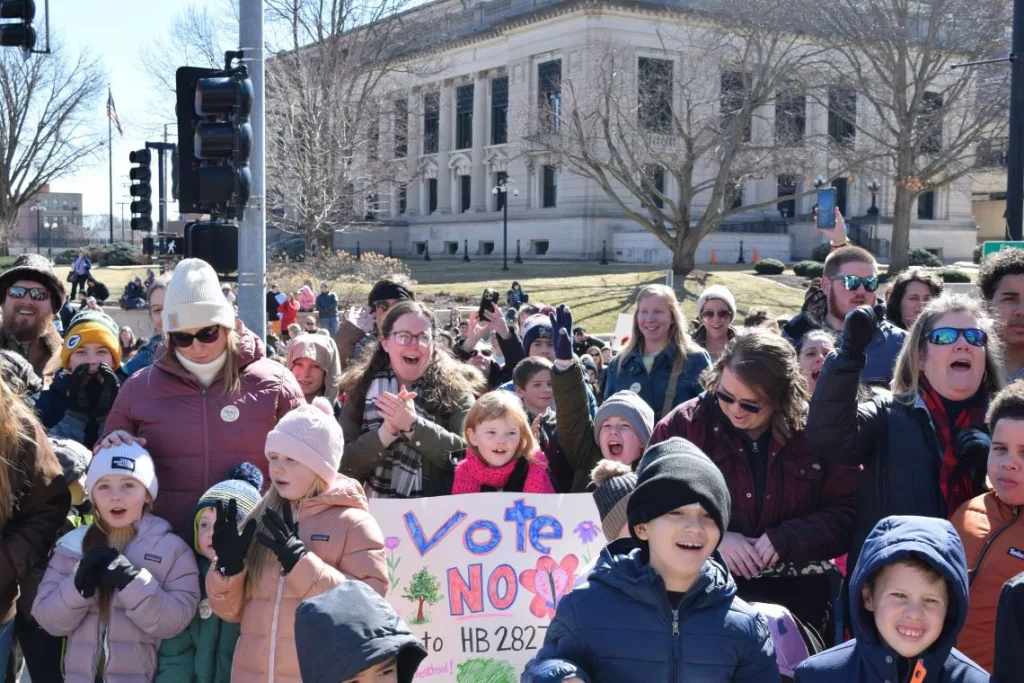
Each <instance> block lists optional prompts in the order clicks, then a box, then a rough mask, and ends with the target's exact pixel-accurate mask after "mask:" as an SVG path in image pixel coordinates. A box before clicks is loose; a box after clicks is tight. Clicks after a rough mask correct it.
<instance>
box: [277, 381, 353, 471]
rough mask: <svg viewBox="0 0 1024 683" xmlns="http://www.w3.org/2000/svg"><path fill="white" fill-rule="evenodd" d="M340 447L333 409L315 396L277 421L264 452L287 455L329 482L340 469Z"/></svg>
mask: <svg viewBox="0 0 1024 683" xmlns="http://www.w3.org/2000/svg"><path fill="white" fill-rule="evenodd" d="M344 447H345V435H344V434H343V433H342V431H341V427H340V426H338V421H337V420H335V419H334V409H333V408H332V407H331V404H330V402H329V401H327V399H325V398H323V397H322V396H318V397H317V398H315V399H313V402H312V403H308V404H306V405H303V406H299V407H298V408H296V409H295V410H293V411H291V412H290V413H288V414H287V415H285V416H284V417H283V418H281V421H280V422H278V423H277V426H276V427H274V429H273V430H271V432H270V434H268V435H267V443H266V447H265V448H264V452H265V453H266V454H267V455H270V454H271V453H280V454H281V455H287V456H288V457H289V458H291V459H292V460H297V461H298V462H300V463H302V464H303V465H305V466H306V467H308V468H309V469H311V470H313V472H315V473H316V474H317V476H319V477H320V478H321V479H323V480H324V481H326V482H331V481H334V478H335V476H336V475H337V474H338V468H339V467H340V466H341V454H342V452H343V450H344Z"/></svg>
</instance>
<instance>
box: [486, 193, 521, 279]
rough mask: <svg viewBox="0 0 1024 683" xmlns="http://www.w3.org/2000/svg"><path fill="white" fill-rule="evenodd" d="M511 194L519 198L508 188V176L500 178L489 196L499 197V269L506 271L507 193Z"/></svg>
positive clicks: (517, 194)
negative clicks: (500, 198) (500, 212)
mask: <svg viewBox="0 0 1024 683" xmlns="http://www.w3.org/2000/svg"><path fill="white" fill-rule="evenodd" d="M509 191H511V192H512V196H513V197H518V196H519V190H518V189H517V188H516V187H515V186H514V185H512V186H510V184H509V179H508V176H505V177H504V178H502V180H501V183H500V184H498V185H495V186H494V187H493V188H491V194H493V195H494V196H495V197H497V196H499V195H500V196H501V197H502V202H501V211H502V217H501V243H502V247H501V250H502V251H501V269H502V270H508V193H509Z"/></svg>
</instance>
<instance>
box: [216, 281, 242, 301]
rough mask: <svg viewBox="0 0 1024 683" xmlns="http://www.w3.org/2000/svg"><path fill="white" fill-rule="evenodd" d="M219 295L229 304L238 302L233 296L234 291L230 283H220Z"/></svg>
mask: <svg viewBox="0 0 1024 683" xmlns="http://www.w3.org/2000/svg"><path fill="white" fill-rule="evenodd" d="M220 293H221V294H223V295H224V298H225V299H226V300H227V302H228V303H229V304H233V303H235V301H237V300H238V299H237V297H236V296H235V291H234V290H233V289H231V283H230V282H222V283H220Z"/></svg>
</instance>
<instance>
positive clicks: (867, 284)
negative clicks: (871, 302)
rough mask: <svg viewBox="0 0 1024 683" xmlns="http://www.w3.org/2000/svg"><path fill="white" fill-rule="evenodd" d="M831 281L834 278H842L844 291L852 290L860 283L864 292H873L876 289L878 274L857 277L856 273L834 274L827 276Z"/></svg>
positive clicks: (834, 279)
mask: <svg viewBox="0 0 1024 683" xmlns="http://www.w3.org/2000/svg"><path fill="white" fill-rule="evenodd" d="M829 279H830V280H832V281H833V282H834V281H836V280H842V281H843V285H844V286H845V287H846V291H848V292H852V291H854V290H856V289H857V288H858V287H860V286H861V285H864V291H865V292H873V291H875V290H876V289H878V276H877V275H872V276H871V277H857V276H856V275H836V276H835V277H831V278H829Z"/></svg>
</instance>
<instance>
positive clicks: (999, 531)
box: [967, 505, 1020, 587]
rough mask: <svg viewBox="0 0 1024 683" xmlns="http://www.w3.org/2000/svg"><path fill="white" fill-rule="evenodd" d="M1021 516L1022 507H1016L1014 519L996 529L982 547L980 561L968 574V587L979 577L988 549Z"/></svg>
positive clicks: (976, 562)
mask: <svg viewBox="0 0 1024 683" xmlns="http://www.w3.org/2000/svg"><path fill="white" fill-rule="evenodd" d="M1019 515H1020V506H1019V505H1017V506H1014V508H1013V517H1011V518H1010V521H1009V522H1007V523H1006V524H1004V525H1003V526H1001V527H999V528H998V529H996V532H995V533H993V534H990V535H989V537H988V539H986V540H985V544H984V545H982V546H981V552H979V553H978V559H977V560H976V561H975V563H974V566H973V567H971V569H970V571H968V572H967V586H968V587H970V585H971V584H972V583H974V577H975V576H977V575H978V570H979V569H981V563H982V561H983V560H984V559H985V555H986V554H987V553H988V549H989V548H990V547H992V544H993V543H994V542H995V540H996V539H997V538H999V536H1000V535H1001V534H1002V533H1003V532H1004V531H1006V530H1007V529H1009V528H1010V527H1011V526H1013V524H1014V523H1015V522H1016V521H1017V517H1018V516H1019Z"/></svg>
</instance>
